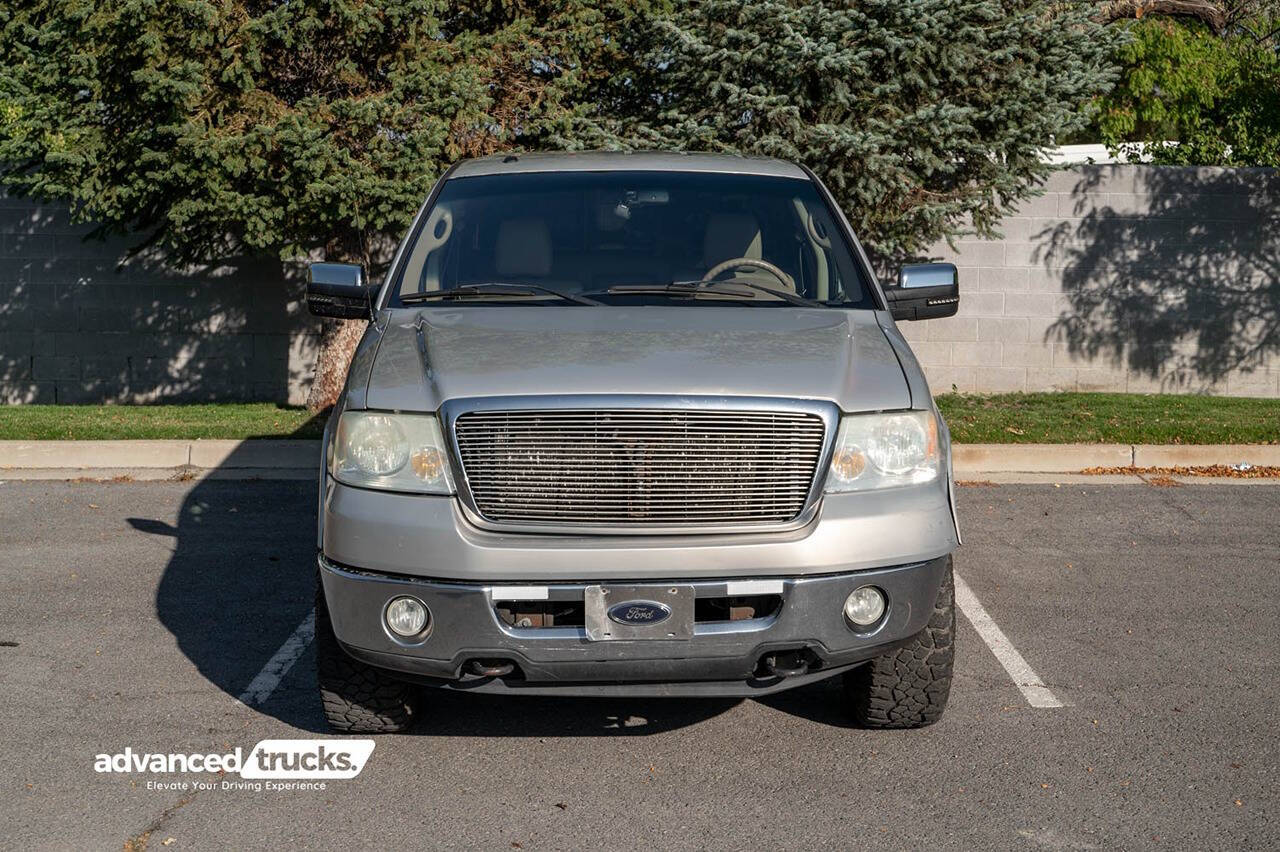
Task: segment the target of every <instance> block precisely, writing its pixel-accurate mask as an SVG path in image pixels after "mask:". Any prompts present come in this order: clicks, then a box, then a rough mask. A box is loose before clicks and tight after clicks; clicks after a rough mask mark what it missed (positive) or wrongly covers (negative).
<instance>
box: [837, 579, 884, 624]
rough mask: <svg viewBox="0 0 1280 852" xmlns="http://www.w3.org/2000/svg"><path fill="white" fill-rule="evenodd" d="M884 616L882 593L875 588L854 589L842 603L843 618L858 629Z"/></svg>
mask: <svg viewBox="0 0 1280 852" xmlns="http://www.w3.org/2000/svg"><path fill="white" fill-rule="evenodd" d="M882 615H884V592H882V591H880V590H879V589H877V588H876V587H875V586H862V587H861V588H858V589H854V590H853V592H851V593H850V595H849V597H847V598H845V601H844V617H845V618H847V619H849V621H850V622H851V623H853V624H856V625H858V626H859V627H868V626H870V625H872V624H875V623H876V622H877V621H879V620H880V616H882Z"/></svg>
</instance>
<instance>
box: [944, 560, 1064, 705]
mask: <svg viewBox="0 0 1280 852" xmlns="http://www.w3.org/2000/svg"><path fill="white" fill-rule="evenodd" d="M955 583H956V605H957V606H959V607H960V611H961V612H963V613H964V617H965V618H967V619H969V623H970V624H972V625H973V629H974V630H976V631H978V635H979V636H981V637H982V641H983V642H986V643H987V647H988V648H990V649H991V653H993V654H995V655H996V659H997V660H999V661H1000V665H1002V666H1004V670H1005V671H1007V672H1008V673H1009V677H1011V678H1013V683H1014V686H1016V687H1018V689H1019V690H1021V691H1022V696H1023V697H1024V698H1026V699H1027V703H1028V704H1030V705H1031V706H1032V707H1062V706H1064V705H1063V703H1062V702H1061V701H1059V700H1058V698H1057V696H1055V695H1054V694H1053V692H1052V691H1051V690H1050V689H1049V687H1047V686H1045V685H1044V681H1042V680H1041V679H1040V676H1039V675H1038V674H1036V673H1035V671H1033V670H1032V668H1031V666H1029V665H1027V661H1026V660H1024V659H1023V658H1022V655H1021V654H1019V653H1018V649H1017V648H1015V647H1013V643H1012V642H1010V641H1009V637H1007V636H1005V635H1004V631H1003V630H1001V629H1000V627H999V626H998V625H997V624H996V623H995V622H994V621H993V620H992V619H991V616H990V615H988V614H987V611H986V610H985V609H983V607H982V604H981V603H979V602H978V599H977V598H976V597H974V594H973V590H972V589H970V588H969V584H968V583H966V582H965V581H964V580H963V579H962V578H961V577H960V575H959V574H956V575H955Z"/></svg>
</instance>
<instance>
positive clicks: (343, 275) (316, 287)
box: [307, 263, 374, 319]
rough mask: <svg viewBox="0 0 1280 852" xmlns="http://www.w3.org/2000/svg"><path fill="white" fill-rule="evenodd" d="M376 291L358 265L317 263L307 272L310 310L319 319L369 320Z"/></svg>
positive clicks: (361, 267)
mask: <svg viewBox="0 0 1280 852" xmlns="http://www.w3.org/2000/svg"><path fill="white" fill-rule="evenodd" d="M373 295H374V291H373V290H372V289H370V288H369V287H366V286H365V281H364V267H363V266H360V265H359V264H356V263H313V264H311V266H310V267H308V268H307V310H309V311H311V313H313V314H315V315H316V316H318V317H335V318H337V319H369V317H370V316H372V302H373Z"/></svg>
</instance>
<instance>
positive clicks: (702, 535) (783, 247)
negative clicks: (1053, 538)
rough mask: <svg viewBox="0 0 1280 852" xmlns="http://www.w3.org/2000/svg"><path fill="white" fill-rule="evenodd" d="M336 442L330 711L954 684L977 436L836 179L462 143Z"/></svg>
mask: <svg viewBox="0 0 1280 852" xmlns="http://www.w3.org/2000/svg"><path fill="white" fill-rule="evenodd" d="M307 295H308V303H309V306H310V309H311V311H312V312H313V313H315V314H318V315H321V316H329V317H342V318H363V319H367V320H368V321H369V326H368V330H367V331H366V332H365V335H364V338H363V340H362V341H361V343H360V345H359V348H358V350H357V351H356V354H355V357H354V359H353V361H352V364H351V368H350V372H349V374H348V376H347V382H346V387H345V390H344V391H343V393H342V396H341V398H340V400H339V402H338V405H337V406H336V408H335V410H334V412H333V416H332V417H331V419H330V420H329V423H328V426H327V429H326V431H325V438H324V473H323V475H322V476H321V483H320V511H319V539H318V551H319V552H318V556H317V558H318V561H319V583H318V588H317V598H316V655H317V667H318V674H319V687H320V694H321V698H322V701H323V704H324V711H325V714H326V717H327V719H328V721H329V724H330V725H331V726H332V727H333V728H335V729H336V730H339V731H349V732H387V731H398V730H402V729H405V728H406V727H408V726H409V725H411V724H412V723H413V722H414V721H415V718H416V717H417V715H418V714H419V711H420V709H421V707H422V702H423V701H424V700H429V695H430V690H427V689H424V688H423V687H435V688H443V689H453V690H465V691H470V692H491V693H506V694H512V695H516V694H521V695H644V696H689V697H695V696H753V695H765V694H768V693H771V692H775V691H778V690H783V689H790V688H793V687H797V686H801V685H804V684H810V683H813V682H815V681H818V680H821V679H824V678H830V677H835V676H837V675H839V676H841V677H842V678H843V684H844V690H843V693H842V694H843V696H844V699H843V700H844V701H846V702H847V704H848V711H849V712H850V714H851V716H852V718H853V719H854V720H855V721H856V722H858V723H860V724H862V725H865V726H869V727H878V728H909V727H918V726H921V725H927V724H930V723H932V722H934V721H936V720H937V719H938V718H939V717H940V716H941V714H942V711H943V708H944V707H945V706H946V702H947V697H948V693H949V691H950V686H951V672H952V664H953V655H954V653H953V644H952V643H953V639H954V633H955V615H954V604H953V592H952V579H951V554H952V551H953V550H954V549H955V548H956V546H957V544H958V543H959V531H958V527H957V523H956V517H955V501H954V494H953V484H952V476H951V453H950V437H949V433H948V431H947V427H946V424H945V423H944V422H943V420H942V417H941V416H940V415H939V414H938V410H937V408H936V406H935V405H934V402H933V398H932V397H931V396H930V393H929V388H928V386H927V385H926V383H925V379H924V375H923V374H922V372H921V370H920V366H919V364H918V363H917V362H916V359H915V357H914V356H913V355H912V353H911V349H910V347H908V345H907V343H906V341H905V340H904V339H903V337H902V335H901V334H900V333H899V331H898V329H897V326H896V325H895V320H915V319H927V318H931V317H943V316H949V315H951V314H954V313H955V311H956V306H957V303H958V298H959V297H958V287H957V281H956V269H955V267H954V266H950V265H947V264H923V265H917V266H907V267H904V268H903V269H902V270H901V271H900V272H899V275H898V280H897V282H896V285H895V286H891V287H886V286H882V285H881V284H880V283H879V282H878V281H877V279H876V276H875V274H874V273H873V271H872V267H871V264H870V263H869V262H868V260H867V257H866V255H865V253H864V252H863V250H862V248H861V246H860V245H859V244H858V241H857V239H856V238H855V236H854V234H853V232H852V230H851V229H850V226H849V223H848V221H847V220H846V219H845V217H844V215H843V214H842V213H841V211H840V209H839V207H838V206H837V205H836V203H835V202H834V200H833V199H832V196H831V194H830V193H829V192H828V191H827V190H826V188H824V187H823V185H822V183H821V182H820V181H819V180H818V179H817V178H816V177H815V176H814V174H813V173H812V172H810V171H809V170H808V169H806V168H804V167H802V166H798V165H794V164H791V163H787V162H783V161H779V160H772V159H752V158H742V157H735V156H721V155H697V154H668V153H631V154H624V153H583V154H520V155H512V154H508V155H505V156H501V155H500V156H494V157H488V158H484V159H477V160H470V161H466V162H462V163H459V164H458V165H456V166H454V167H453V168H452V169H450V170H449V171H448V172H447V173H446V174H445V175H444V176H443V177H442V178H441V179H440V181H439V182H438V183H437V184H436V186H435V188H434V189H433V190H432V192H431V195H430V197H428V198H427V200H426V202H425V203H424V204H423V206H422V208H421V210H420V211H419V212H418V215H417V216H416V217H415V219H414V222H413V224H412V226H411V228H410V230H409V233H408V235H407V236H406V237H405V238H404V240H403V241H402V242H401V244H400V247H399V249H398V251H397V253H396V255H395V257H394V259H393V261H392V263H391V266H390V268H389V271H388V273H387V275H386V277H385V279H384V280H383V281H382V283H381V285H380V286H377V287H372V286H367V284H366V281H365V272H364V270H363V269H362V268H361V267H359V266H351V265H344V264H333V263H317V264H314V265H312V267H311V270H310V276H309V283H308V291H307Z"/></svg>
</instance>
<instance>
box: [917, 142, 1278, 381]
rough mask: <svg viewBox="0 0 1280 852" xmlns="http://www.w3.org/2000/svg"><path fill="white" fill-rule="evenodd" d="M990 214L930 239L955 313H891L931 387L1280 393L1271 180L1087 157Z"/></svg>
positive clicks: (1265, 174) (1246, 172)
mask: <svg viewBox="0 0 1280 852" xmlns="http://www.w3.org/2000/svg"><path fill="white" fill-rule="evenodd" d="M1044 189H1045V194H1044V195H1042V196H1041V197H1038V198H1034V199H1031V200H1030V201H1028V202H1026V203H1025V204H1023V205H1022V206H1021V207H1020V208H1019V209H1018V210H1017V211H1016V212H1015V213H1014V214H1013V215H1011V216H1009V217H1008V218H1006V219H1005V220H1004V222H1003V223H1002V227H1001V230H1002V232H1003V238H1002V239H997V240H986V241H983V240H962V241H959V242H957V243H956V245H955V247H954V249H953V248H951V247H950V246H947V245H945V244H943V245H939V246H936V247H935V248H934V249H933V252H934V256H935V259H940V260H946V261H950V262H952V263H955V264H956V265H957V266H958V267H959V269H960V287H961V299H960V312H959V314H958V315H957V316H956V317H953V318H948V319H944V320H931V321H927V322H916V323H902V324H901V326H900V327H901V328H902V330H903V333H904V334H905V335H906V337H907V339H908V340H910V341H911V344H912V347H913V348H914V349H915V352H916V354H917V356H918V357H919V358H920V362H921V364H923V365H924V367H925V371H926V372H927V374H928V376H929V380H930V385H931V387H932V389H933V391H934V392H935V393H942V392H946V391H949V390H951V389H952V388H953V387H954V388H955V389H957V390H959V391H966V392H967V391H1040V390H1081V391H1129V392H1139V393H1147V392H1165V393H1211V394H1229V395H1236V396H1267V397H1274V396H1280V177H1277V174H1276V172H1275V171H1274V170H1271V169H1208V168H1203V169H1197V168H1169V167H1156V166H1130V165H1121V166H1084V167H1077V168H1074V169H1068V170H1063V171H1058V172H1055V173H1054V174H1053V175H1052V176H1051V177H1050V178H1049V180H1048V182H1047V183H1046V184H1045V187H1044Z"/></svg>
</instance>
